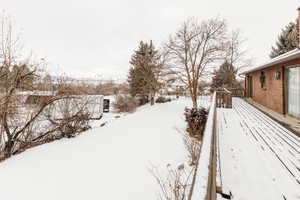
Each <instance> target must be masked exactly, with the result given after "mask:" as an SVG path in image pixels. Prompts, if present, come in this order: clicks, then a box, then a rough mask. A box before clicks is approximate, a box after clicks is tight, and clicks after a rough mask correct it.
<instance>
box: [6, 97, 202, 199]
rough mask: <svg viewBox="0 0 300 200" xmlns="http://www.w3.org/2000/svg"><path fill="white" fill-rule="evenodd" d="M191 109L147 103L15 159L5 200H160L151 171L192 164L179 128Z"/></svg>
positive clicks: (9, 167)
mask: <svg viewBox="0 0 300 200" xmlns="http://www.w3.org/2000/svg"><path fill="white" fill-rule="evenodd" d="M206 100H207V99H206ZM202 102H204V100H202ZM189 105H191V101H190V99H186V98H180V99H179V100H176V101H172V102H170V103H165V104H156V105H155V106H152V107H151V106H148V105H146V106H143V107H141V108H139V109H138V110H137V112H136V113H133V114H128V115H126V116H123V117H121V118H119V119H115V120H110V123H108V124H107V125H105V126H104V127H102V128H94V129H92V130H90V131H87V132H85V133H82V134H81V135H80V136H78V137H76V138H74V139H62V140H59V141H55V142H53V143H50V144H45V145H42V146H38V147H35V148H33V149H29V150H27V151H26V152H24V153H22V154H19V155H17V156H14V157H12V158H10V159H9V160H7V161H5V162H3V163H1V164H0V177H1V181H0V188H1V199H5V200H40V199H43V200H66V199H71V200H82V199H88V200H93V199H95V200H99V199H103V200H104V199H105V200H119V199H124V200H140V199H143V200H146V199H149V200H150V199H151V200H153V199H156V197H157V192H158V191H159V187H158V185H157V183H156V182H155V180H154V178H153V177H152V175H151V174H150V173H149V171H148V170H149V168H151V166H158V167H160V168H162V169H164V168H165V166H166V165H167V164H171V165H173V166H175V167H176V166H177V165H179V164H181V163H183V162H186V161H187V157H186V153H185V150H184V145H183V142H182V136H181V134H180V133H178V130H176V129H179V130H180V129H181V130H183V129H184V127H185V122H184V118H183V111H184V108H185V107H186V106H189ZM205 105H207V103H206V104H205Z"/></svg>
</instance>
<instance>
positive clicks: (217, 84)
mask: <svg viewBox="0 0 300 200" xmlns="http://www.w3.org/2000/svg"><path fill="white" fill-rule="evenodd" d="M236 74H237V69H236V68H235V67H234V66H233V65H231V64H230V63H229V62H228V61H225V62H224V63H223V64H222V65H221V66H220V68H219V69H218V70H215V71H214V72H213V78H212V86H211V87H212V88H221V87H229V88H233V87H236V86H237V85H238V82H237V80H236Z"/></svg>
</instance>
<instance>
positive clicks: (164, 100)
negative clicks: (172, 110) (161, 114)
mask: <svg viewBox="0 0 300 200" xmlns="http://www.w3.org/2000/svg"><path fill="white" fill-rule="evenodd" d="M170 101H171V98H166V97H163V96H160V97H158V98H157V99H156V101H155V102H156V103H166V102H170Z"/></svg>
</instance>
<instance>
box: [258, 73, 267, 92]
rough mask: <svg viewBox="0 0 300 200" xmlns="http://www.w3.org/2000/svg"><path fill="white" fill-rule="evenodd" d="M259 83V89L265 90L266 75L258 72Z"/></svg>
mask: <svg viewBox="0 0 300 200" xmlns="http://www.w3.org/2000/svg"><path fill="white" fill-rule="evenodd" d="M259 81H260V85H261V88H265V87H266V74H265V72H263V71H262V72H260V77H259Z"/></svg>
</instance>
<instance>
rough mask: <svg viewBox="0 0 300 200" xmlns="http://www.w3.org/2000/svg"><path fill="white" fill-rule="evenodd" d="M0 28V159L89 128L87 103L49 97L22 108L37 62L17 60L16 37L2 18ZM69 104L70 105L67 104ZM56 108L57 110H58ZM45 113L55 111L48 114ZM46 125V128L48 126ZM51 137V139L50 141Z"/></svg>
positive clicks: (36, 71)
mask: <svg viewBox="0 0 300 200" xmlns="http://www.w3.org/2000/svg"><path fill="white" fill-rule="evenodd" d="M0 20H1V27H0V29H1V30H0V33H1V35H0V72H1V73H0V82H1V85H0V97H1V98H0V160H2V159H5V158H8V157H10V156H12V155H14V154H16V153H19V152H22V151H24V150H25V149H27V148H29V147H32V146H35V145H38V144H42V143H45V142H47V141H51V140H53V139H56V138H58V139H59V138H61V137H69V136H72V134H76V133H78V132H81V131H84V130H86V129H87V128H89V125H88V122H89V120H90V113H89V111H88V109H87V107H88V100H87V99H85V98H80V97H79V100H76V101H72V100H73V99H74V97H72V96H71V95H65V94H62V95H50V96H47V98H44V97H43V96H41V97H42V98H41V99H39V101H38V102H37V103H36V104H35V105H34V106H30V105H26V103H25V95H24V94H23V93H24V92H25V93H28V91H29V90H32V89H33V88H34V87H33V86H34V85H33V84H32V83H34V81H33V79H34V78H35V77H37V76H38V68H39V66H40V63H32V62H31V61H30V59H25V60H24V59H23V60H22V59H21V57H20V55H21V48H20V47H21V45H20V44H19V38H18V37H15V36H14V34H13V33H14V32H13V28H12V27H13V26H12V24H11V20H10V19H9V18H7V17H5V16H2V18H1V19H0ZM70 102H71V103H70ZM59 109H60V110H59ZM47 110H52V111H56V110H59V111H60V113H62V114H63V115H61V118H60V119H57V116H58V114H59V112H58V111H57V112H55V113H54V114H53V115H48V116H49V117H48V118H45V117H44V116H45V113H47V112H46V111H47ZM49 124H50V125H49ZM53 136H55V137H54V138H53ZM56 136H57V137H56Z"/></svg>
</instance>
